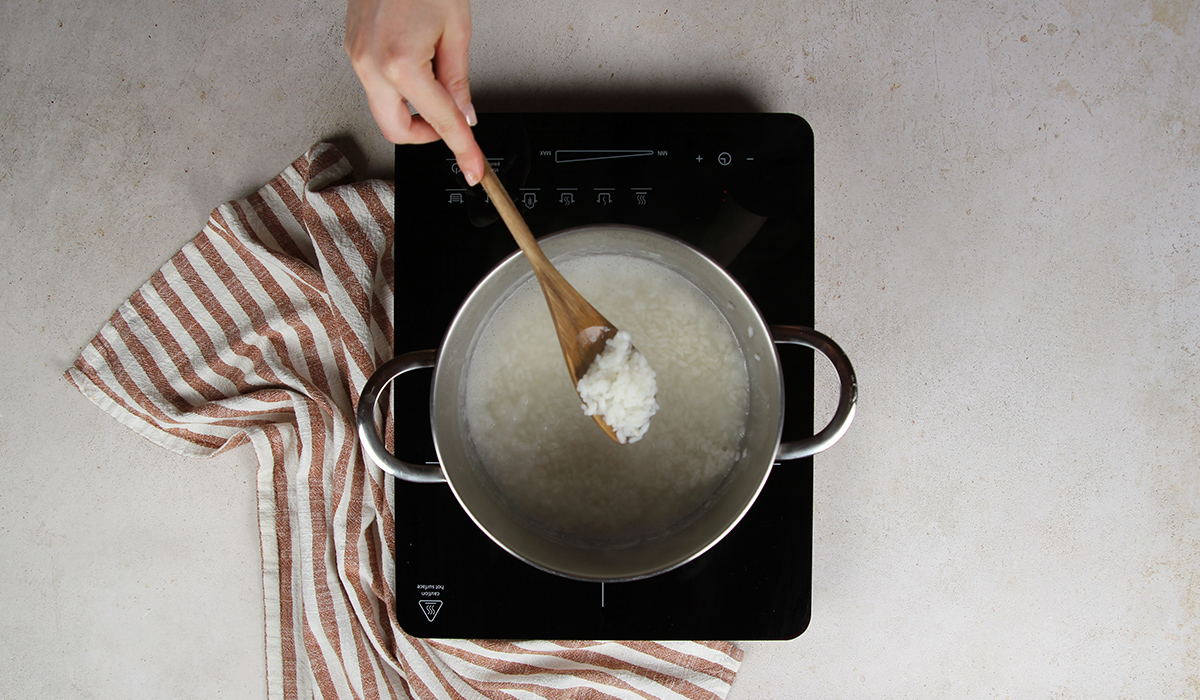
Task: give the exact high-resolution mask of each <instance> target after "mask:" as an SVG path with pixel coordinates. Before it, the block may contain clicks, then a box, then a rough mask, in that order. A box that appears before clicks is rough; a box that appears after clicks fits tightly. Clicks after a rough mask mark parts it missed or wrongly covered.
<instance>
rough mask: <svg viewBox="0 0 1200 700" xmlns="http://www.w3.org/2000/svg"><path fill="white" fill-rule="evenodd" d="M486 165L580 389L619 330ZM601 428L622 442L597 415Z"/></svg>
mask: <svg viewBox="0 0 1200 700" xmlns="http://www.w3.org/2000/svg"><path fill="white" fill-rule="evenodd" d="M484 165H485V166H486V168H485V170H484V173H483V182H482V184H483V189H484V190H486V191H487V194H488V197H489V198H490V199H491V200H492V204H494V205H495V207H496V211H498V212H500V218H501V219H504V224H505V225H506V226H508V230H509V232H510V233H512V236H513V238H515V239H516V240H517V245H518V246H520V247H521V251H522V252H523V253H525V257H526V258H528V259H529V264H530V266H532V267H533V274H535V275H537V280H538V284H540V285H541V287H542V295H543V296H544V297H546V305H547V306H549V307H550V317H551V318H553V319H554V330H555V331H556V332H557V333H558V344H559V345H560V346H561V347H562V353H563V358H564V359H566V361H567V372H568V373H570V375H571V382H572V384H574V385H575V386H576V387H578V386H579V380H580V379H581V378H583V375H585V374H587V371H588V367H590V366H591V365H592V362H593V361H594V360H595V359H596V356H597V355H599V354H600V353H601V352H602V351H603V350H604V346H605V345H606V344H608V340H609V338H612V337H613V336H615V335H616V334H617V329H616V328H615V327H614V326H613V324H611V323H609V322H608V319H606V318H604V316H602V315H600V312H599V311H597V310H596V309H595V307H593V306H592V305H591V304H589V303H588V301H587V299H584V298H583V295H582V294H580V293H579V292H577V291H576V290H575V288H574V287H572V286H571V283H570V282H567V280H566V278H564V277H563V276H562V274H561V273H559V271H558V270H557V269H556V268H555V267H554V265H553V264H551V262H550V259H549V258H547V257H546V254H545V253H543V252H542V248H541V246H539V245H538V243H537V239H535V238H534V237H533V233H532V232H531V231H530V230H529V226H528V225H526V224H525V219H523V218H522V217H521V212H519V211H517V207H516V205H515V204H513V201H512V198H511V197H509V196H508V190H506V189H504V185H503V184H501V183H500V178H498V177H496V172H495V171H494V170H492V165H491V163H488V162H487V160H486V159H485V160H484ZM592 418H595V419H596V423H597V425H599V426H600V427H601V428H603V429H604V432H605V433H606V434H607V435H608V436H609V437H610V438H612V439H613V441H615V442H617V443H620V442H621V440H620V439H619V438H617V434H616V432H614V431H613V428H612V426H611V425H609V424H608V423H606V422H605V421H604V418H603V417H602V416H600V415H594V416H592Z"/></svg>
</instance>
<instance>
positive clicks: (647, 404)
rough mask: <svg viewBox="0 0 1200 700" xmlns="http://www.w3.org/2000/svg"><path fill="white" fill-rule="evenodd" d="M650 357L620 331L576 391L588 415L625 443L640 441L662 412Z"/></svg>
mask: <svg viewBox="0 0 1200 700" xmlns="http://www.w3.org/2000/svg"><path fill="white" fill-rule="evenodd" d="M654 377H655V375H654V370H653V369H651V367H650V363H649V362H647V361H646V356H645V355H643V354H642V353H641V352H639V351H638V349H637V348H635V347H633V338H631V337H630V335H629V332H628V331H623V330H622V331H617V334H616V335H615V336H613V337H612V338H609V340H608V343H606V344H605V346H604V350H603V351H602V352H601V353H600V354H599V355H597V356H596V358H595V359H594V360H592V364H591V366H589V367H588V370H587V372H585V373H584V375H583V376H582V377H580V378H579V383H578V384H576V385H575V390H576V391H578V392H579V398H580V399H581V400H582V401H583V414H584V415H585V416H600V417H601V418H602V419H603V420H604V422H605V423H608V425H609V427H610V428H612V429H613V434H614V435H616V436H617V440H618V441H619V442H620V443H621V444H623V445H624V444H628V443H631V442H637V441H638V440H641V439H642V436H643V435H645V434H646V431H647V430H648V429H649V428H650V419H651V418H652V417H653V416H654V414H655V413H657V412H658V402H657V401H655V400H654V397H655V395H656V394H658V385H657V384H656V383H655V381H654Z"/></svg>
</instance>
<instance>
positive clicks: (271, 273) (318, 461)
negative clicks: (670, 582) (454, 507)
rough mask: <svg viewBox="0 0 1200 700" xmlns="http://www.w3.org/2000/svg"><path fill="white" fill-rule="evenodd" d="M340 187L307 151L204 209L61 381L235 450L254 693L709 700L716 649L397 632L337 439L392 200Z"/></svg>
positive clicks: (158, 437) (380, 300)
mask: <svg viewBox="0 0 1200 700" xmlns="http://www.w3.org/2000/svg"><path fill="white" fill-rule="evenodd" d="M351 176H352V173H351V169H350V165H349V163H348V162H347V161H346V159H345V158H344V157H343V156H342V155H341V154H340V153H339V152H338V151H337V150H336V149H335V148H333V147H332V146H330V145H328V144H318V145H316V146H314V147H313V148H312V149H310V150H309V151H308V153H306V154H305V155H304V156H302V157H300V158H299V159H297V160H296V162H294V163H293V164H292V165H291V166H290V167H289V168H288V169H287V170H285V171H284V172H283V173H282V174H280V175H279V176H278V177H276V178H275V179H273V180H272V181H271V182H270V183H268V184H267V185H266V186H265V187H263V188H262V189H261V190H259V191H258V192H257V193H255V194H254V195H252V196H250V197H247V198H246V199H241V200H237V201H234V202H229V203H228V204H225V205H222V206H221V207H219V208H218V209H217V210H216V211H214V212H213V214H212V216H211V218H210V219H209V221H208V224H207V225H206V226H205V227H204V230H203V231H202V232H201V233H200V234H199V235H198V236H197V237H196V238H195V239H193V240H192V241H191V242H190V243H189V244H188V245H187V246H185V247H184V248H183V249H182V250H181V251H180V252H179V253H177V254H176V255H175V256H174V257H173V258H172V259H171V260H170V262H168V263H167V264H166V265H165V266H163V268H162V269H160V270H159V271H158V272H157V273H155V274H154V276H153V277H151V278H150V280H149V281H148V282H147V283H146V284H145V285H143V286H142V288H141V289H139V290H138V291H137V293H135V294H134V295H133V296H132V297H131V298H130V299H129V300H128V301H127V302H125V303H124V304H122V305H121V307H120V308H119V309H118V310H117V311H116V312H115V313H114V314H113V316H112V318H111V319H109V321H108V323H107V324H105V326H104V327H103V328H102V329H101V331H100V332H99V334H98V335H97V336H96V337H95V339H94V340H92V342H91V343H90V344H89V345H87V346H86V347H85V348H84V349H83V351H82V353H81V354H80V356H79V358H78V359H77V360H76V361H75V364H74V366H73V367H71V368H70V369H69V370H68V371H67V373H66V377H67V379H68V380H69V381H71V382H72V383H73V384H75V386H77V387H78V388H79V390H80V391H82V392H83V393H84V394H85V395H86V396H87V397H88V398H90V399H91V400H92V401H94V402H95V403H96V404H98V405H99V406H100V407H101V408H102V409H104V410H105V411H107V412H109V413H110V414H112V415H113V416H114V417H116V419H117V420H119V421H120V422H122V423H124V424H125V425H127V426H129V427H130V428H133V429H134V430H136V431H138V432H139V433H141V434H142V435H144V436H146V437H147V438H149V439H150V440H152V441H154V442H155V443H157V444H159V445H162V446H163V447H166V448H168V449H171V450H174V451H176V452H180V453H183V454H186V455H193V456H198V457H205V456H209V455H213V454H216V453H218V452H221V451H223V450H227V449H230V448H232V447H235V446H237V445H240V444H242V443H245V442H249V443H250V444H251V445H253V447H254V449H255V451H256V454H257V456H258V460H259V469H258V513H259V525H260V532H261V538H262V552H263V585H264V591H265V593H264V600H265V602H266V620H267V623H266V657H267V679H268V690H269V693H268V694H269V697H270V698H272V699H273V700H282V699H284V698H287V699H289V700H290V699H293V698H310V697H314V698H404V697H412V698H446V699H454V700H458V699H473V698H517V699H526V698H589V699H591V698H630V699H633V698H724V697H725V696H726V694H727V693H728V691H729V687H730V684H731V683H732V681H733V678H734V675H735V674H736V672H737V669H738V666H739V664H740V662H741V658H742V653H741V651H740V650H739V649H738V648H737V647H736V646H734V645H733V644H731V643H728V642H661V643H659V642H625V643H621V642H598V641H595V642H593V641H584V642H580V641H575V642H563V641H559V642H553V641H523V642H488V641H464V640H438V641H426V640H420V639H416V638H413V637H410V636H408V635H406V634H405V633H404V632H403V631H402V630H401V629H400V627H399V625H398V624H397V622H396V612H395V608H396V600H395V598H394V595H393V591H394V590H395V564H394V562H395V542H394V536H393V525H392V523H393V513H392V511H391V505H390V504H391V503H392V502H393V499H392V498H391V493H390V490H391V480H390V479H387V478H385V477H384V475H383V474H382V473H381V472H380V471H379V470H378V469H377V468H375V467H374V466H373V465H370V464H365V463H364V460H363V456H362V454H361V453H360V451H359V449H358V445H357V442H356V439H355V429H354V409H355V405H356V403H357V401H358V389H359V387H361V386H362V385H363V383H364V382H365V381H366V378H367V377H368V376H370V374H371V372H372V370H373V369H374V368H375V367H376V366H377V365H379V364H380V363H381V362H383V361H385V360H387V359H389V358H390V357H391V356H392V325H391V319H392V318H393V315H392V300H393V264H392V263H393V259H392V255H393V248H392V240H393V231H394V222H393V219H392V212H393V201H394V190H393V186H392V183H389V182H383V181H369V182H352V181H351ZM429 235H437V232H436V231H430V232H429ZM389 432H390V431H389Z"/></svg>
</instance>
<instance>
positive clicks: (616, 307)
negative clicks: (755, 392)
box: [464, 255, 749, 543]
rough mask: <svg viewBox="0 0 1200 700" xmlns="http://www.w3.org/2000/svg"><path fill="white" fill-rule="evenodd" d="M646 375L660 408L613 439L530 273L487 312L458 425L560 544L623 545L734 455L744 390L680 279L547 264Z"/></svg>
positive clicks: (706, 311) (707, 312) (627, 262)
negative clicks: (589, 405) (586, 396)
mask: <svg viewBox="0 0 1200 700" xmlns="http://www.w3.org/2000/svg"><path fill="white" fill-rule="evenodd" d="M558 266H559V268H560V270H561V271H562V273H563V275H564V276H566V277H567V279H568V280H570V281H571V284H572V285H574V286H575V287H576V288H577V289H578V290H579V291H580V292H581V293H582V294H583V295H584V296H585V297H587V299H588V300H589V301H591V302H592V303H593V304H594V305H595V306H596V308H597V309H599V310H600V312H601V313H603V314H604V315H605V316H606V317H607V318H608V319H609V320H610V321H612V323H613V325H615V326H616V327H617V328H620V329H622V330H625V331H627V332H628V333H629V334H630V335H631V336H632V337H633V338H636V340H637V347H638V350H640V351H641V353H642V354H643V355H644V356H645V358H646V360H647V361H648V362H649V365H650V366H651V367H653V368H654V371H655V374H656V378H655V379H656V383H657V387H658V393H657V397H656V402H657V403H658V405H659V410H658V413H657V414H655V416H654V420H653V421H652V429H651V430H649V431H648V432H646V434H645V436H644V437H643V438H642V439H641V440H640V441H638V442H636V443H633V444H628V445H618V444H616V443H615V442H613V441H612V440H611V439H610V438H609V437H608V436H607V435H605V434H604V433H603V431H601V430H599V429H598V428H597V427H596V425H595V423H594V421H593V420H592V419H591V418H589V417H587V416H585V415H584V414H583V412H582V411H580V410H579V405H580V398H579V395H578V394H576V391H575V387H574V386H573V385H572V382H571V378H570V376H569V375H568V373H567V369H566V365H565V364H564V362H563V358H562V351H561V350H560V349H559V346H558V340H557V337H556V335H555V332H554V326H553V323H552V322H551V320H550V313H549V311H548V310H547V309H546V303H545V301H544V300H543V298H542V295H541V291H540V289H539V288H538V286H537V282H536V281H535V280H533V279H530V280H529V281H528V283H527V284H525V285H523V286H522V287H521V288H519V289H518V290H517V291H516V293H514V294H513V295H512V296H511V297H510V298H509V299H508V300H506V301H505V302H504V303H503V304H502V305H501V306H500V307H499V308H498V309H497V310H496V312H495V313H494V315H493V316H492V318H491V320H490V321H489V323H488V325H487V327H486V328H484V329H483V330H482V332H481V335H480V338H479V340H478V341H477V347H476V350H475V351H474V354H473V356H472V358H471V360H470V361H469V363H468V367H467V369H466V371H467V377H466V383H465V384H466V392H465V394H466V395H465V397H464V398H465V404H466V411H465V413H466V419H467V423H468V431H469V434H470V437H471V441H472V443H473V444H474V445H475V448H476V451H477V452H478V454H479V457H480V459H481V461H482V462H483V466H484V468H485V469H486V470H487V471H488V472H489V474H490V475H491V477H492V479H493V481H494V482H495V484H496V486H497V488H498V490H499V491H500V492H501V493H502V494H503V496H504V498H506V499H507V500H508V501H509V503H510V506H511V507H512V508H513V509H514V510H515V511H516V512H519V513H522V514H523V517H524V518H526V519H527V520H528V521H529V522H530V523H531V524H534V525H536V526H539V527H541V528H544V529H545V530H548V531H550V532H552V533H554V534H556V535H558V536H563V537H567V538H570V539H572V540H583V541H589V542H594V543H622V542H632V541H636V540H637V539H640V538H642V537H645V536H646V535H647V534H648V533H655V532H662V531H664V530H668V529H670V528H671V527H672V526H673V525H675V524H678V523H679V522H681V521H685V520H686V519H687V518H688V517H689V516H690V515H692V514H694V513H695V512H696V511H697V509H698V508H700V506H702V505H703V504H704V503H705V501H706V500H707V499H708V497H709V496H710V495H711V494H712V493H713V491H714V490H715V489H716V488H717V486H718V485H719V484H720V483H721V481H722V479H723V478H724V477H725V475H726V473H727V472H728V471H729V469H730V467H731V466H732V465H733V463H734V461H735V460H736V458H737V456H738V454H739V453H740V451H741V449H742V439H743V436H744V433H745V425H746V410H747V405H748V402H749V387H748V382H747V378H746V367H745V362H744V359H743V357H742V353H741V351H740V349H739V348H738V345H737V341H736V340H735V339H734V337H733V333H732V331H731V330H730V328H729V326H728V324H727V323H726V322H725V319H724V318H723V317H722V316H721V314H720V313H719V312H718V311H717V309H716V308H715V307H714V306H713V305H712V303H711V302H710V301H709V300H708V299H707V298H706V297H705V296H704V295H703V294H702V293H701V292H700V291H699V290H698V289H696V288H695V287H694V286H693V285H692V284H691V283H690V282H688V281H687V280H685V279H684V278H683V277H681V276H679V275H678V274H677V273H675V272H673V271H671V270H668V269H667V268H665V267H663V266H661V265H659V264H657V263H654V262H651V261H648V260H644V259H640V258H632V257H627V256H619V255H595V256H589V257H581V258H575V259H572V260H569V261H566V262H564V263H562V264H560V265H558Z"/></svg>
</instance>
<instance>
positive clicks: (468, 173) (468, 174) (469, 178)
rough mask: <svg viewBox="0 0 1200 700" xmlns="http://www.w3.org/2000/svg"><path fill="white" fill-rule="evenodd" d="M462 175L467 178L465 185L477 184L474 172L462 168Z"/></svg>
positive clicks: (477, 179)
mask: <svg viewBox="0 0 1200 700" xmlns="http://www.w3.org/2000/svg"><path fill="white" fill-rule="evenodd" d="M463 177H465V178H466V179H467V185H468V186H469V187H474V186H475V185H478V184H479V178H478V177H476V176H475V173H473V172H471V171H470V170H464V171H463Z"/></svg>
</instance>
